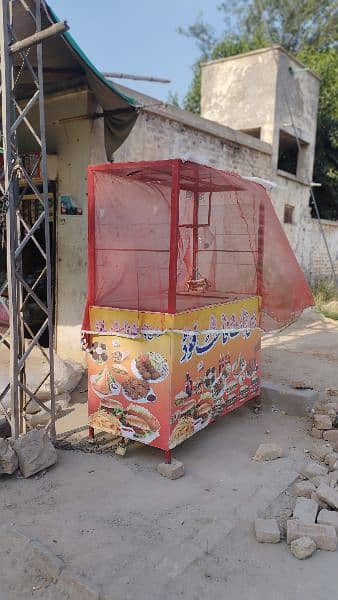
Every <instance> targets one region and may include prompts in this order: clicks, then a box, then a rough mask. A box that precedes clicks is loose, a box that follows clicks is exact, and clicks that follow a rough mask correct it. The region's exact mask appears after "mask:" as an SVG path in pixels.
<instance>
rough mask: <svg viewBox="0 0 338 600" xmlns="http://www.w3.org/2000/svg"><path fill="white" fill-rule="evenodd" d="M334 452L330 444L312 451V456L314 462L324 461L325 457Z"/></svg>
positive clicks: (316, 447)
mask: <svg viewBox="0 0 338 600" xmlns="http://www.w3.org/2000/svg"><path fill="white" fill-rule="evenodd" d="M331 452H332V447H331V445H330V444H328V443H327V444H323V445H321V446H315V447H314V448H311V450H310V456H311V458H313V459H314V460H319V461H324V460H325V457H326V456H327V455H328V454H330V453H331Z"/></svg>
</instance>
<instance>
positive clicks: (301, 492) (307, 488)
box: [293, 481, 316, 498]
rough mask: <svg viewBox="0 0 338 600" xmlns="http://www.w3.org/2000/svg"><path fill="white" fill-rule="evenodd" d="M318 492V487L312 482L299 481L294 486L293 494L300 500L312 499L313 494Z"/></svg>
mask: <svg viewBox="0 0 338 600" xmlns="http://www.w3.org/2000/svg"><path fill="white" fill-rule="evenodd" d="M315 491H316V486H315V485H314V484H313V483H312V482H311V481H297V482H296V483H295V484H294V485H293V493H294V495H295V496H297V497H298V498H311V494H312V492H315Z"/></svg>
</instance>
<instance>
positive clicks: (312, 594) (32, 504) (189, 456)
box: [0, 311, 338, 600]
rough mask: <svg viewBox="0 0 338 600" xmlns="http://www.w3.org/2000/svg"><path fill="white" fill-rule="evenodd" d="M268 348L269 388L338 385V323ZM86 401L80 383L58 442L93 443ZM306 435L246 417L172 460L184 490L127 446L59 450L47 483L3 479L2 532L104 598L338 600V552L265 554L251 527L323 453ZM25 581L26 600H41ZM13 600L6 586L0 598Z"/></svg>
mask: <svg viewBox="0 0 338 600" xmlns="http://www.w3.org/2000/svg"><path fill="white" fill-rule="evenodd" d="M263 346H264V350H263V378H265V379H270V380H273V381H276V382H285V383H287V382H289V383H294V382H301V381H303V382H304V383H306V384H308V385H312V386H313V387H315V388H316V389H318V390H320V391H321V392H323V391H324V390H325V388H327V387H336V388H337V387H338V376H337V372H338V371H337V366H338V350H337V348H338V327H337V323H336V322H334V321H330V320H327V319H324V318H323V317H321V316H320V315H318V314H317V313H315V312H313V311H310V312H307V313H306V314H305V316H303V317H302V318H301V319H300V320H299V321H298V323H297V324H295V325H293V326H292V327H290V328H288V329H286V330H284V331H283V332H281V333H280V334H278V335H277V334H274V335H269V336H265V339H264V343H263ZM85 401H86V392H85V381H83V382H82V384H81V385H80V386H79V389H78V390H77V392H76V393H75V394H74V397H73V404H72V405H71V406H70V407H69V409H68V410H67V411H66V414H65V415H64V416H63V417H62V418H61V419H59V421H58V434H59V438H60V439H63V440H67V439H72V438H73V439H74V438H76V436H77V437H78V439H80V438H81V437H82V436H83V435H85V420H86V406H85ZM309 425H310V424H309V421H308V419H307V418H295V417H290V416H288V415H285V414H283V413H282V412H274V411H273V410H272V409H271V407H270V408H268V407H266V408H264V407H263V411H262V413H261V414H260V415H255V414H254V413H253V412H252V411H251V410H250V409H249V408H248V407H242V408H241V409H240V410H238V411H236V412H234V413H233V414H231V415H228V416H227V417H226V418H224V419H223V420H219V421H218V422H216V423H215V424H214V425H212V426H211V427H209V428H208V429H206V430H204V431H202V432H200V433H199V434H198V435H196V436H195V437H194V438H192V439H190V440H188V441H186V442H185V443H184V444H183V445H182V446H181V447H179V448H177V449H176V450H175V453H174V454H175V457H176V458H177V459H179V460H182V461H183V462H184V464H185V468H186V474H185V476H184V477H183V478H181V479H179V480H176V481H170V480H166V479H164V478H162V477H161V476H160V475H159V474H158V473H157V472H156V465H157V464H158V463H159V462H160V461H161V459H162V455H161V453H160V451H157V450H156V449H152V448H144V447H140V446H135V447H131V448H130V450H128V452H127V454H126V456H125V457H123V458H122V457H118V456H116V455H115V454H114V453H105V454H95V453H83V452H79V451H67V450H60V451H59V461H58V463H57V465H56V466H55V467H53V468H52V469H50V470H49V471H48V472H46V473H43V474H41V475H38V476H36V477H33V478H32V479H29V480H24V479H20V478H19V477H13V478H5V477H3V478H2V479H1V480H0V496H1V507H2V510H1V511H0V525H1V524H3V523H13V524H14V525H15V526H16V527H18V528H20V529H21V530H22V531H23V532H25V533H26V534H27V535H29V536H30V537H34V538H35V539H37V540H39V541H40V542H42V543H43V544H44V545H45V546H47V547H48V548H49V549H50V550H51V551H52V552H53V553H54V554H55V555H57V556H59V557H60V558H62V560H63V561H64V563H65V565H66V566H67V569H68V570H69V571H70V572H71V573H74V574H77V575H81V576H83V578H84V580H85V581H87V582H88V583H89V584H90V585H92V586H94V587H96V588H97V589H100V590H101V591H102V593H103V594H104V597H105V598H106V599H107V600H108V599H109V600H131V599H133V600H134V599H135V598H138V599H140V600H149V599H150V598H151V599H154V600H169V599H170V600H171V599H173V598H184V599H185V600H202V599H205V598H206V597H208V598H210V600H219V599H220V598H229V599H231V600H237V599H238V600H239V599H241V600H242V599H243V598H245V599H246V600H268V599H269V600H300V599H303V598H304V597H307V598H308V599H309V600H327V598H329V597H332V598H334V597H336V595H337V575H336V573H337V553H334V552H317V553H316V554H315V555H314V556H313V557H312V558H311V559H309V560H307V561H303V562H300V561H297V560H296V559H295V558H294V557H293V556H292V555H291V554H290V553H289V551H288V549H287V546H286V544H285V542H283V543H281V544H276V545H270V544H258V543H257V542H256V541H255V538H254V534H253V520H254V518H255V517H256V516H257V514H258V513H259V512H260V511H262V510H264V508H265V507H267V506H268V505H269V504H271V503H273V502H274V501H275V499H276V498H277V497H278V496H279V495H280V494H281V493H282V492H283V490H285V489H286V488H287V487H288V486H289V485H290V483H291V482H292V481H293V480H294V479H295V478H296V476H297V471H298V469H299V468H300V466H301V465H302V464H303V462H304V449H305V448H310V447H312V446H313V445H314V444H315V443H317V442H316V441H315V440H313V439H312V438H310V437H309V436H308V433H307V432H308V430H309ZM74 430H76V431H75V432H74ZM70 431H73V433H69V432H70ZM266 441H274V442H276V443H278V444H280V445H281V446H282V447H283V449H284V450H285V457H284V458H281V459H278V460H275V461H272V462H270V463H258V462H253V461H252V460H251V457H252V455H253V454H254V452H255V450H256V448H257V446H258V445H259V443H261V442H266ZM28 583H29V585H28ZM28 583H27V595H25V596H20V598H21V597H25V598H34V597H37V594H36V592H35V590H33V587H34V586H33V585H32V582H31V580H30V579H29V580H28ZM13 593H14V595H13ZM17 597H19V596H16V595H15V588H14V592H13V589H12V590H11V591H9V590H7V589H6V588H4V587H3V586H1V585H0V599H1V600H14V599H16V598H17ZM38 597H39V598H42V597H43V596H41V595H39V596H38ZM48 597H49V596H48ZM46 598H47V593H46Z"/></svg>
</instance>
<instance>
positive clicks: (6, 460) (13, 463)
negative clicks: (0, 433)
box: [0, 438, 19, 475]
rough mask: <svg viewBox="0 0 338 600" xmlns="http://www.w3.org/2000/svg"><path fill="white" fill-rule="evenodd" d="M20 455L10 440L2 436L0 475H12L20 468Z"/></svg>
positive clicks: (0, 439)
mask: <svg viewBox="0 0 338 600" xmlns="http://www.w3.org/2000/svg"><path fill="white" fill-rule="evenodd" d="M18 465H19V463H18V457H17V455H16V453H15V452H14V450H13V448H12V446H11V444H10V442H9V440H5V439H3V438H0V475H1V474H6V475H12V474H13V473H15V471H16V470H17V468H18Z"/></svg>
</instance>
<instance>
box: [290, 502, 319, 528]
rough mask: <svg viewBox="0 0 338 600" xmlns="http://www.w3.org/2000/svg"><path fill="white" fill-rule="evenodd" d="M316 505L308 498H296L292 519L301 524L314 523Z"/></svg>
mask: <svg viewBox="0 0 338 600" xmlns="http://www.w3.org/2000/svg"><path fill="white" fill-rule="evenodd" d="M317 513H318V504H317V502H315V501H314V500H310V499H309V498H298V499H297V502H296V504H295V508H294V511H293V518H294V519H297V520H298V521H301V522H302V523H315V522H316V517H317Z"/></svg>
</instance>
